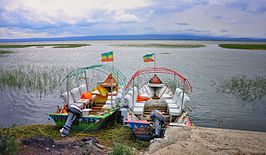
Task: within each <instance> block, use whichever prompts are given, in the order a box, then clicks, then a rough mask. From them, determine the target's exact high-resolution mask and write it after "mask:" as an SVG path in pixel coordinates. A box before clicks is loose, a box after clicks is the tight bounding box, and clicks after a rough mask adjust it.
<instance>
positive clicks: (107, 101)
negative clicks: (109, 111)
mask: <svg viewBox="0 0 266 155" xmlns="http://www.w3.org/2000/svg"><path fill="white" fill-rule="evenodd" d="M105 104H109V105H111V104H112V100H106V102H105ZM113 104H115V100H113Z"/></svg>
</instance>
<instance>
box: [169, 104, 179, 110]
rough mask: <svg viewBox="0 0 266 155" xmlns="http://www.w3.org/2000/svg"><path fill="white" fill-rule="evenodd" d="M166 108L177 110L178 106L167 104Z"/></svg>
mask: <svg viewBox="0 0 266 155" xmlns="http://www.w3.org/2000/svg"><path fill="white" fill-rule="evenodd" d="M168 108H169V109H178V108H179V106H178V105H177V104H175V103H173V104H168Z"/></svg>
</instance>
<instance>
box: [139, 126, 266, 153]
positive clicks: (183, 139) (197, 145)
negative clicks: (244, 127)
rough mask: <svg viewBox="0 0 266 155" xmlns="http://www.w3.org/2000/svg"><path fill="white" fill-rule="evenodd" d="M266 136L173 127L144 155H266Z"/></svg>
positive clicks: (212, 129) (152, 143) (154, 142)
mask: <svg viewBox="0 0 266 155" xmlns="http://www.w3.org/2000/svg"><path fill="white" fill-rule="evenodd" d="M265 146H266V133H265V132H251V131H240V130H228V129H214V128H201V127H190V128H182V127H169V128H168V129H167V130H166V133H165V137H164V138H163V139H155V140H153V141H151V144H150V146H149V148H148V150H147V151H146V152H144V153H141V154H145V155H148V154H153V155H159V154H160V155H161V154H167V155H178V154H180V155H181V154H182V155H183V154H245V155H246V154H266V147H265Z"/></svg>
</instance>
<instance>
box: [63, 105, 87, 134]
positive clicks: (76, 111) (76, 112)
mask: <svg viewBox="0 0 266 155" xmlns="http://www.w3.org/2000/svg"><path fill="white" fill-rule="evenodd" d="M81 114H82V110H81V109H80V108H79V107H78V106H76V105H74V104H71V105H70V106H69V108H68V117H67V121H66V124H65V125H64V126H63V128H62V129H61V130H60V135H61V137H65V136H67V135H68V134H69V132H70V129H71V127H72V125H73V122H74V121H75V120H76V119H77V118H79V117H80V116H81Z"/></svg>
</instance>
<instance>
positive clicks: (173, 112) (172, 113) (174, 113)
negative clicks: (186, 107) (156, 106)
mask: <svg viewBox="0 0 266 155" xmlns="http://www.w3.org/2000/svg"><path fill="white" fill-rule="evenodd" d="M181 114H182V110H181V108H178V109H169V115H170V123H171V122H172V118H173V116H180V115H181Z"/></svg>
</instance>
